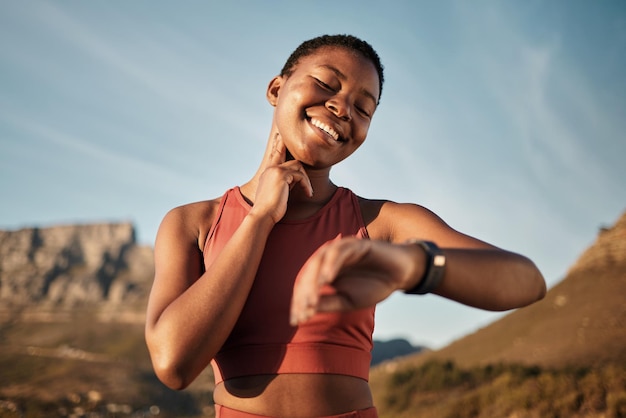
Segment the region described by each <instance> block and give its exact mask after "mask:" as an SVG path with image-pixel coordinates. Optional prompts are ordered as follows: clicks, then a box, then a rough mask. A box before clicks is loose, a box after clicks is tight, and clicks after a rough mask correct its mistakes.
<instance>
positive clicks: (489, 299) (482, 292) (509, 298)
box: [433, 249, 546, 311]
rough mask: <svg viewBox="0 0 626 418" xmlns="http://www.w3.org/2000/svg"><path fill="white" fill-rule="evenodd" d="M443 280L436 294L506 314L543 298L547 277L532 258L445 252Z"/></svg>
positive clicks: (480, 251) (501, 253) (486, 251)
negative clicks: (506, 311)
mask: <svg viewBox="0 0 626 418" xmlns="http://www.w3.org/2000/svg"><path fill="white" fill-rule="evenodd" d="M443 251H444V254H445V256H446V267H445V274H444V277H443V280H442V282H441V284H440V285H439V287H438V288H437V289H435V290H434V291H433V293H435V294H438V295H440V296H443V297H445V298H448V299H451V300H455V301H457V302H460V303H463V304H465V305H469V306H473V307H476V308H480V309H486V310H492V311H503V310H508V309H514V308H519V307H522V306H526V305H529V304H531V303H533V302H536V301H537V300H540V299H542V298H543V296H544V295H545V292H546V284H545V280H544V278H543V276H542V275H541V273H540V272H539V270H538V269H537V267H536V266H535V264H534V263H533V262H532V261H530V260H529V259H528V258H526V257H524V256H521V255H519V254H515V253H511V252H508V251H503V250H499V249H444V250H443Z"/></svg>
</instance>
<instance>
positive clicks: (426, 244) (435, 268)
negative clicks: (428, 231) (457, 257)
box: [403, 240, 446, 295]
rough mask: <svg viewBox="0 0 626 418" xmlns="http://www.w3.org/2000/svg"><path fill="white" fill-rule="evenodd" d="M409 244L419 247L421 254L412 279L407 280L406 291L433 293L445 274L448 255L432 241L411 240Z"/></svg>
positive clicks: (422, 293) (415, 293)
mask: <svg viewBox="0 0 626 418" xmlns="http://www.w3.org/2000/svg"><path fill="white" fill-rule="evenodd" d="M407 245H411V246H413V247H415V248H416V249H419V251H420V252H421V256H420V258H419V259H418V261H416V265H421V266H422V268H421V269H420V268H415V269H414V274H413V276H412V279H410V280H408V281H407V286H406V288H404V289H403V290H404V293H407V294H412V295H424V294H427V293H431V292H432V291H434V290H435V289H436V288H438V287H439V285H440V284H441V281H442V280H443V276H444V274H445V267H446V256H445V254H444V253H443V251H441V249H440V248H439V247H438V246H437V245H436V244H435V243H434V242H431V241H422V240H409V241H407Z"/></svg>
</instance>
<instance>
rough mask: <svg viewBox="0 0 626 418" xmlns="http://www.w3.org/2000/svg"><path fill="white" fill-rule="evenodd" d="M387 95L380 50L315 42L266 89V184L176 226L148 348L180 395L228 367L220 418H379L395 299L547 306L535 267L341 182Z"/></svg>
mask: <svg viewBox="0 0 626 418" xmlns="http://www.w3.org/2000/svg"><path fill="white" fill-rule="evenodd" d="M382 85H383V68H382V65H381V64H380V60H379V58H378V55H377V54H376V52H375V51H374V50H373V49H372V47H371V46H370V45H369V44H367V43H366V42H364V41H362V40H360V39H358V38H355V37H352V36H346V35H337V36H321V37H318V38H315V39H312V40H309V41H306V42H304V43H303V44H302V45H300V46H299V47H298V48H297V49H296V50H295V51H294V53H293V54H292V55H291V57H290V58H289V59H288V61H287V63H286V64H285V66H284V68H283V70H282V71H281V74H280V75H279V76H276V77H275V78H274V79H272V80H271V82H270V83H269V86H268V88H267V100H268V102H269V103H270V105H272V106H273V107H274V112H273V118H272V125H271V129H270V135H269V140H268V144H267V147H266V151H265V155H264V157H263V160H262V162H261V164H260V166H259V168H258V170H257V172H256V173H255V175H254V176H253V177H252V178H251V179H250V180H249V181H248V182H247V183H245V184H243V185H241V186H240V187H233V188H232V189H230V190H229V191H227V192H226V193H225V194H224V195H223V196H221V197H220V198H217V199H213V200H209V201H203V202H196V203H191V204H188V205H184V206H181V207H178V208H175V209H173V210H171V211H170V212H169V213H168V214H167V215H166V216H165V218H164V219H163V222H162V224H161V226H160V228H159V232H158V235H157V240H156V244H155V267H156V274H155V280H154V285H153V289H152V292H151V295H150V301H149V304H148V312H147V323H146V340H147V344H148V347H149V350H150V354H151V357H152V361H153V364H154V368H155V371H156V373H157V375H158V377H159V378H160V379H161V380H162V381H163V382H164V383H165V384H166V385H167V386H169V387H171V388H173V389H182V388H184V387H186V386H187V385H188V384H189V383H191V382H192V381H193V379H194V378H195V377H196V376H197V375H198V374H199V373H200V372H201V371H202V370H203V369H204V368H205V367H206V366H207V365H208V364H209V363H210V364H211V365H212V366H213V371H214V373H215V376H216V387H215V391H214V400H215V403H216V415H217V416H218V417H224V418H228V417H259V416H261V417H263V416H271V417H292V418H299V417H303V418H304V417H306V418H309V417H376V416H377V415H376V409H375V407H374V405H373V402H372V396H371V393H370V389H369V386H368V383H367V378H368V370H369V360H370V350H371V345H372V332H373V324H374V321H373V319H374V307H375V305H376V304H377V303H378V302H380V301H381V300H384V299H385V298H386V297H388V296H389V295H390V294H391V293H393V292H394V291H397V290H401V291H404V292H406V293H410V294H424V293H429V292H432V293H435V294H438V295H440V296H442V297H446V298H449V299H452V300H455V301H458V302H461V303H464V304H467V305H470V306H474V307H478V308H482V309H489V310H506V309H512V308H516V307H521V306H525V305H528V304H530V303H532V302H534V301H537V300H539V299H541V298H542V297H543V295H544V294H545V281H544V279H543V277H542V276H541V273H540V272H539V271H538V270H537V268H536V267H535V265H534V264H533V263H532V262H531V261H530V260H528V259H527V258H525V257H523V256H521V255H518V254H514V253H511V252H508V251H504V250H501V249H498V248H496V247H494V246H492V245H490V244H487V243H485V242H482V241H480V240H478V239H475V238H472V237H470V236H467V235H465V234H462V233H460V232H458V231H456V230H454V229H452V228H450V227H449V226H448V225H447V224H446V223H444V222H443V221H442V220H441V219H440V218H439V217H437V216H436V215H435V214H434V213H432V212H431V211H429V210H427V209H426V208H424V207H421V206H418V205H414V204H398V203H395V202H391V201H387V200H370V199H365V198H362V197H358V196H356V195H354V194H353V193H352V192H351V191H350V190H349V189H346V188H343V187H338V186H337V185H335V184H334V183H333V182H332V181H331V179H330V170H331V167H332V166H333V165H335V164H337V163H338V162H340V161H342V160H344V159H345V158H347V157H348V156H350V155H351V154H352V153H353V152H354V151H355V150H356V149H357V148H359V146H360V145H361V144H362V143H363V142H364V141H365V138H366V136H367V132H368V129H369V125H370V122H371V120H372V117H373V115H374V113H375V111H376V108H377V106H378V103H379V99H380V94H381V91H382Z"/></svg>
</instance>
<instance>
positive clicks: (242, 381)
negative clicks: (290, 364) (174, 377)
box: [213, 373, 373, 418]
mask: <svg viewBox="0 0 626 418" xmlns="http://www.w3.org/2000/svg"><path fill="white" fill-rule="evenodd" d="M213 397H214V400H215V403H216V404H219V405H223V406H225V407H228V408H232V409H236V410H239V411H245V412H249V413H253V414H258V415H267V416H288V417H293V418H307V417H315V416H318V417H321V416H328V415H337V414H341V413H344V412H349V411H355V410H359V409H366V408H369V407H371V406H372V405H373V400H372V394H371V391H370V388H369V384H368V383H367V382H366V381H365V380H363V379H360V378H358V377H352V376H344V375H335V374H301V373H297V374H281V375H262V376H247V377H239V378H234V379H229V380H227V381H225V382H221V383H219V384H218V385H217V386H216V387H215V391H214V392H213Z"/></svg>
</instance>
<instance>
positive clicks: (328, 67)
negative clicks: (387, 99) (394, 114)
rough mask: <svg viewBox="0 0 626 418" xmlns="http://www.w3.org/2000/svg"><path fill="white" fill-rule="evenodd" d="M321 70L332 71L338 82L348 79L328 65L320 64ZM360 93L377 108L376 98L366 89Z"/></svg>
mask: <svg viewBox="0 0 626 418" xmlns="http://www.w3.org/2000/svg"><path fill="white" fill-rule="evenodd" d="M320 67H321V68H326V69H327V70H330V71H332V72H333V73H335V75H336V76H337V77H338V78H339V79H340V80H346V79H347V78H348V77H346V75H345V74H344V73H342V72H341V71H339V69H338V68H336V67H333V66H332V65H328V64H322V65H320ZM361 93H363V94H364V95H365V96H367V97H369V98H370V99H372V101H373V102H374V104H375V105H376V107H378V100H376V97H375V96H374V95H373V94H372V93H371V92H370V91H369V90H367V89H365V88H362V89H361Z"/></svg>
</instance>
